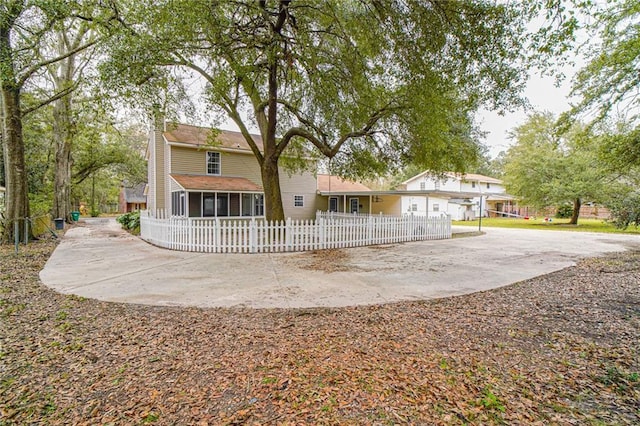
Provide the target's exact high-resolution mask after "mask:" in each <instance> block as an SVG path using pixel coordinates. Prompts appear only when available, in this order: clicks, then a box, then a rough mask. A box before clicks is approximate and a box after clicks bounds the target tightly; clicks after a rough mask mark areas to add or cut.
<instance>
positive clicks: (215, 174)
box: [204, 151, 222, 176]
mask: <svg viewBox="0 0 640 426" xmlns="http://www.w3.org/2000/svg"><path fill="white" fill-rule="evenodd" d="M209 154H217V156H218V161H217V163H218V173H209ZM204 159H205V171H206V174H207V176H221V175H222V155H220V152H219V151H206V154H205V157H204ZM212 164H213V165H215V162H213V163H212Z"/></svg>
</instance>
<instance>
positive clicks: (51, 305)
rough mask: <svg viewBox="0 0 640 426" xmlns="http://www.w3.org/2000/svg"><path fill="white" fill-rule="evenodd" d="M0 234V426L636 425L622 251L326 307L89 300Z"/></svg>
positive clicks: (639, 259)
mask: <svg viewBox="0 0 640 426" xmlns="http://www.w3.org/2000/svg"><path fill="white" fill-rule="evenodd" d="M53 248H54V243H52V242H50V241H42V242H38V243H35V244H31V245H29V246H28V247H27V248H26V249H23V250H22V252H21V253H20V254H19V255H18V256H15V255H14V254H13V249H12V247H10V246H0V280H1V283H0V424H2V425H13V424H16V425H18V424H86V425H93V424H162V425H164V424H354V425H356V424H357V425H359V424H407V423H408V424H478V425H480V424H502V423H508V424H541V425H542V424H545V425H546V424H594V425H597V424H638V423H640V406H639V403H638V401H640V382H639V378H638V373H639V372H640V356H639V355H640V354H639V352H640V288H639V287H640V286H639V285H638V282H639V281H640V253H626V254H617V255H611V256H608V257H606V258H602V259H592V260H587V261H584V262H581V263H580V264H579V265H578V266H577V267H574V268H568V269H565V270H563V271H559V272H557V273H554V274H550V275H547V276H544V277H539V278H536V279H532V280H528V281H525V282H522V283H518V284H515V285H512V286H508V287H504V288H501V289H497V290H493V291H489V292H484V293H477V294H473V295H468V296H462V297H454V298H447V299H440V300H434V301H425V302H407V303H396V304H389V305H382V306H370V307H353V308H342V309H325V308H323V309H265V310H253V309H243V308H236V309H233V308H232V309H223V308H217V309H196V308H190V309H185V308H171V307H147V306H138V305H126V304H116V303H105V302H98V301H94V300H87V299H83V298H79V297H76V296H65V295H60V294H57V293H55V292H53V291H51V290H49V289H46V288H44V287H43V286H42V285H41V284H40V282H39V280H38V272H39V270H40V269H41V268H42V267H43V265H44V262H45V261H46V259H47V257H48V255H49V253H50V252H51V250H52V249H53Z"/></svg>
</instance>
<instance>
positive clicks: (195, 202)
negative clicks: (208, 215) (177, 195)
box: [188, 192, 202, 217]
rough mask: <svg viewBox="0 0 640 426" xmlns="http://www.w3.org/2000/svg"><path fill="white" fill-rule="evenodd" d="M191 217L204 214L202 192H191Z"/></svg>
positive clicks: (189, 194)
mask: <svg viewBox="0 0 640 426" xmlns="http://www.w3.org/2000/svg"><path fill="white" fill-rule="evenodd" d="M188 196H189V217H200V216H201V215H202V208H201V205H202V203H201V200H202V193H201V192H189V193H188Z"/></svg>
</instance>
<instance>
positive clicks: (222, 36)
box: [103, 0, 566, 219]
mask: <svg viewBox="0 0 640 426" xmlns="http://www.w3.org/2000/svg"><path fill="white" fill-rule="evenodd" d="M115 4H117V11H118V13H119V16H120V19H121V21H122V22H124V25H123V31H122V32H121V33H120V34H119V35H118V36H117V37H113V38H112V39H111V41H110V43H111V49H110V58H111V61H110V62H109V63H108V64H107V65H106V66H105V67H103V72H104V75H105V76H107V77H108V78H109V80H110V81H111V83H110V84H111V85H112V87H113V88H115V89H117V90H119V92H120V93H122V94H131V93H132V92H135V93H136V96H137V98H138V99H139V100H142V101H143V102H146V103H147V105H146V106H147V107H150V106H151V105H154V104H155V105H157V104H158V103H163V97H164V93H163V89H164V88H166V87H167V85H168V84H169V82H175V81H176V80H177V79H176V77H179V75H178V76H177V74H176V73H177V72H181V73H193V74H195V75H198V76H200V77H201V78H202V79H203V80H204V81H205V82H206V84H205V87H204V90H203V91H202V94H201V95H202V97H203V99H204V101H205V102H207V105H209V107H210V112H211V115H212V116H216V117H228V118H230V119H232V120H233V121H234V122H235V124H236V125H237V126H238V127H239V128H240V130H241V132H242V133H243V134H244V136H245V139H246V140H247V143H248V144H249V145H250V146H251V147H252V150H253V153H254V155H255V157H256V159H257V161H258V163H259V164H260V167H261V170H262V181H263V187H264V191H265V199H266V207H267V217H268V218H270V219H282V217H283V214H284V213H283V210H282V202H281V196H280V193H279V180H278V179H279V178H278V164H279V160H280V158H281V156H283V155H285V154H286V153H293V154H294V156H295V155H298V154H299V153H305V155H308V154H309V153H311V152H316V153H318V154H319V155H321V156H324V157H326V158H329V159H331V168H332V172H334V173H338V174H341V175H343V176H350V177H359V176H367V175H371V174H382V173H384V172H386V171H388V170H390V169H394V168H396V167H398V166H399V165H402V164H405V163H408V162H413V163H415V164H418V165H420V166H421V167H422V168H427V169H431V170H434V171H443V170H455V171H463V170H464V168H465V166H466V165H467V164H469V163H470V162H472V161H473V160H475V158H476V157H477V155H478V152H479V145H478V138H477V133H476V129H475V126H474V124H473V120H472V114H473V112H474V111H475V110H476V109H477V108H478V107H479V106H480V105H482V104H488V105H490V106H491V107H494V108H506V107H508V106H511V105H514V104H517V103H518V102H519V101H520V98H519V95H520V92H521V89H522V87H523V84H524V82H525V80H526V70H527V66H528V64H529V62H528V61H527V60H528V59H530V58H528V57H527V55H526V53H525V52H526V49H523V46H530V45H531V43H530V42H529V38H528V36H529V35H530V34H529V33H528V31H527V23H528V21H529V20H530V19H531V18H532V17H533V16H535V15H537V14H538V13H539V12H540V9H541V5H540V4H537V3H536V4H535V5H533V6H527V5H521V4H519V3H518V2H515V3H503V4H494V3H489V2H484V1H465V2H440V1H389V2H379V1H373V0H372V1H326V2H316V1H296V2H291V1H286V0H280V1H258V2H245V1H233V0H229V1H224V2H202V1H197V0H180V1H175V0H172V1H159V2H158V1H153V2H152V1H145V2H140V1H135V2H128V1H120V2H115ZM548 4H549V5H551V6H550V9H549V11H550V13H553V11H554V7H557V4H556V2H550V3H549V2H548ZM565 30H566V28H565ZM559 34H560V33H558V34H554V37H555V38H556V40H562V39H563V37H562V36H559ZM563 34H564V33H563ZM538 35H539V37H537V38H533V40H534V43H537V44H538V45H537V46H536V47H540V46H541V45H544V47H545V48H546V49H548V50H549V49H552V48H553V46H554V44H553V43H552V42H549V40H550V38H545V37H544V34H538ZM539 51H540V50H538V52H539ZM176 70H180V71H176ZM136 86H137V87H136ZM168 106H169V107H171V106H172V105H170V104H169V105H168ZM252 129H258V132H259V134H260V135H261V137H262V140H263V144H264V149H263V150H262V151H261V150H260V149H258V147H257V145H256V144H254V142H253V140H252V139H251V137H250V131H251V130H252Z"/></svg>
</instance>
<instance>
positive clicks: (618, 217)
mask: <svg viewBox="0 0 640 426" xmlns="http://www.w3.org/2000/svg"><path fill="white" fill-rule="evenodd" d="M607 207H608V208H609V209H610V210H611V216H612V222H613V223H614V224H615V225H616V227H618V228H620V229H627V227H629V226H634V227H636V228H637V227H638V226H640V192H638V191H633V192H628V193H623V194H616V195H615V196H613V197H612V198H611V200H609V202H608V203H607Z"/></svg>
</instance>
